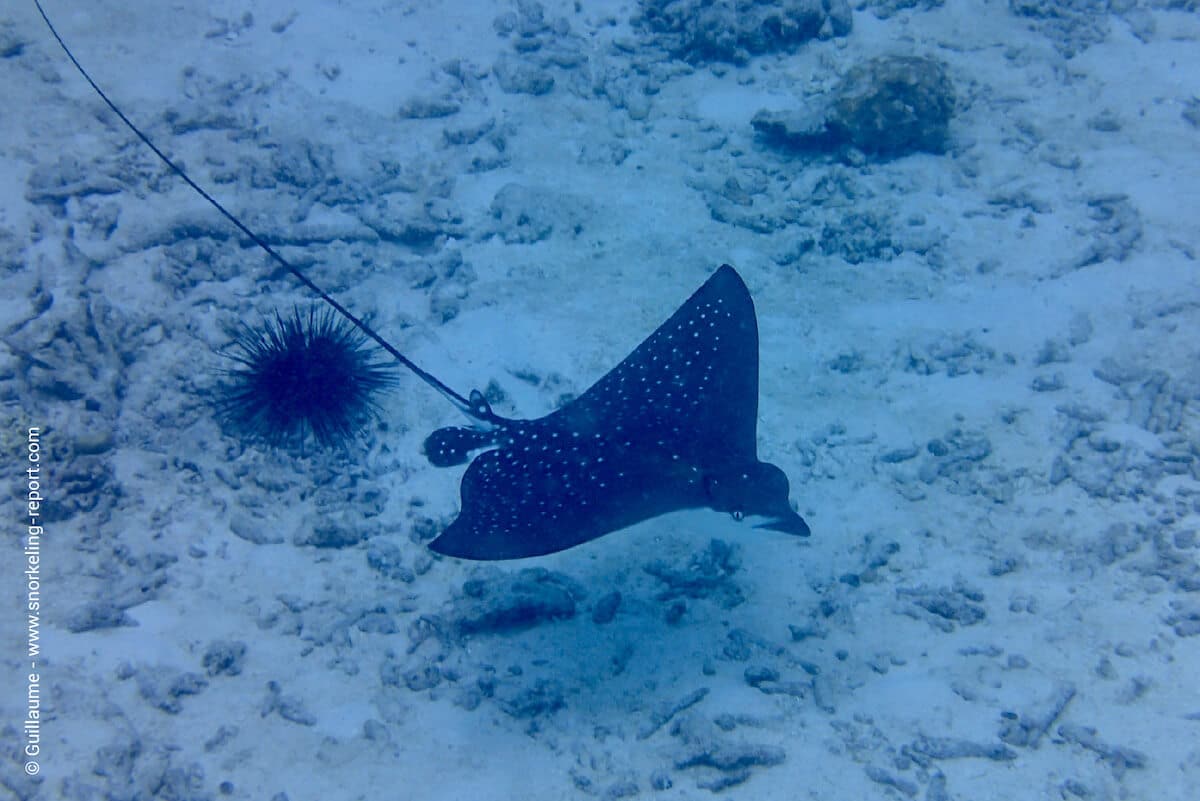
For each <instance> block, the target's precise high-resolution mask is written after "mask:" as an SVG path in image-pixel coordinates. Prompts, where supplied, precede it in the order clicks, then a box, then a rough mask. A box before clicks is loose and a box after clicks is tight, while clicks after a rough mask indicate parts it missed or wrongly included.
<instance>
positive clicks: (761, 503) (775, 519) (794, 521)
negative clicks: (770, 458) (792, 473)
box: [704, 462, 811, 537]
mask: <svg viewBox="0 0 1200 801" xmlns="http://www.w3.org/2000/svg"><path fill="white" fill-rule="evenodd" d="M704 483H705V491H706V492H707V493H708V499H709V506H711V507H712V508H713V509H715V510H716V511H718V512H727V513H729V514H731V515H734V516H735V517H738V518H742V517H761V518H765V519H764V521H763V522H761V523H756V524H755V526H754V527H755V528H769V529H771V530H772V531H781V532H783V533H785V534H794V535H796V536H798V537H807V536H808V535H809V534H810V533H811V532H810V531H809V528H808V524H807V523H805V522H804V518H802V517H801V516H800V515H798V514H797V513H796V510H794V509H793V508H792V505H791V502H790V501H789V500H788V495H789V494H790V492H791V487H790V485H789V484H788V479H787V475H786V474H785V473H784V472H783V471H782V470H780V469H779V468H778V467H776V466H775V465H773V464H770V463H768V462H755V463H753V464H751V465H747V466H745V467H743V468H731V469H727V470H722V471H721V472H719V473H712V474H710V475H708V476H706V477H705V482H704Z"/></svg>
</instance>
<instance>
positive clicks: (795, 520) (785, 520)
mask: <svg viewBox="0 0 1200 801" xmlns="http://www.w3.org/2000/svg"><path fill="white" fill-rule="evenodd" d="M754 527H755V528H768V529H770V530H771V531H782V532H783V533H784V534H792V535H795V536H797V537H807V536H808V535H810V534H812V531H811V530H810V529H809V528H808V523H805V522H804V518H803V517H801V516H800V515H798V514H796V513H795V512H793V511H791V510H790V509H789V510H788V511H787V513H786V514H782V515H777V516H771V517H770V519H768V520H767V521H766V522H765V523H758V524H757V525H755V526H754Z"/></svg>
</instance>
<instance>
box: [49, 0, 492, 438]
mask: <svg viewBox="0 0 1200 801" xmlns="http://www.w3.org/2000/svg"><path fill="white" fill-rule="evenodd" d="M33 4H34V5H35V6H36V7H37V10H38V13H39V14H41V16H42V20H43V21H45V23H46V27H47V28H49V29H50V33H51V34H52V35H53V36H54V39H55V41H57V42H58V45H59V47H61V48H62V50H63V52H64V53H66V54H67V58H68V59H70V60H71V63H72V64H74V65H75V69H76V70H78V71H79V74H80V75H82V76H83V79H84V80H85V81H87V82H88V85H90V86H91V87H92V89H93V90H94V91H95V92H96V94H97V95H98V96H99V97H100V99H101V100H103V101H104V104H105V105H107V106H108V107H109V109H111V110H112V112H113V114H116V115H117V118H118V119H120V120H121V122H122V123H124V124H125V127H127V128H128V129H129V130H130V131H132V132H133V133H134V135H135V136H137V138H138V139H140V140H142V143H143V144H144V145H146V147H148V148H150V150H151V151H152V152H153V153H154V155H156V156H158V158H159V160H161V161H162V163H163V164H165V165H167V167H168V168H170V170H171V171H172V172H173V173H175V174H176V175H178V176H179V177H180V178H181V179H183V181H184V183H186V184H187V185H188V186H190V187H191V188H192V189H193V190H195V192H196V194H198V195H200V197H202V198H204V199H205V200H206V201H208V204H209V205H210V206H212V207H213V208H214V209H216V210H217V211H219V212H220V213H221V216H223V217H224V218H225V219H226V220H228V221H229V222H230V224H232V225H233V226H234V227H235V228H237V229H238V230H239V231H241V233H242V234H243V235H245V236H246V238H247V239H249V240H250V241H251V242H253V243H254V244H255V245H257V246H258V247H259V248H260V249H261V250H262V251H263V252H264V253H266V254H267V255H268V256H270V257H271V259H273V260H274V261H275V263H276V264H278V265H279V266H280V267H283V268H284V269H285V270H287V271H288V272H289V273H291V274H292V275H293V276H294V277H295V278H296V280H297V281H299V282H300V283H301V284H303V285H304V286H305V287H307V288H308V289H309V290H310V291H311V292H312V293H313V294H314V295H316V296H317V297H318V298H320V299H321V300H322V301H324V302H325V303H327V304H329V306H330V308H332V309H333V310H334V311H335V312H337V313H338V314H340V315H341V316H342V317H344V318H345V319H346V320H347V321H348V322H350V323H351V324H352V325H354V327H355V328H357V329H358V330H359V331H362V332H363V334H364V335H365V336H367V337H369V338H370V339H371V340H372V341H373V342H374V343H375V344H377V345H378V346H379V347H381V348H383V349H384V350H385V351H387V352H388V354H389V355H391V357H392V358H394V359H395V360H396V361H397V362H399V363H400V364H402V365H403V366H404V367H405V368H407V369H408V370H410V371H411V372H412V373H413V374H414V375H416V376H417V377H418V378H420V379H421V380H422V381H424V382H425V383H426V384H428V385H429V386H431V387H433V388H434V389H435V390H437V391H438V392H440V393H441V394H442V396H443V397H445V398H446V399H447V400H449V401H450V402H451V403H453V404H454V405H455V406H456V407H457V408H458V409H459V411H461V412H462V413H463V414H465V415H467V416H468V417H471V418H472V419H474V420H476V421H478V422H480V423H485V424H488V425H503V424H504V423H505V422H508V421H507V419H506V418H504V417H501V416H500V415H497V414H496V413H495V412H493V411H492V408H491V405H490V404H489V403H488V402H487V399H486V398H484V397H483V395H482V394H481V393H479V392H478V391H473V392H472V393H471V395H470V397H469V398H468V397H464V396H463V395H461V394H459V393H458V392H455V391H454V390H453V389H451V388H450V387H449V386H447V385H446V384H445V383H443V382H442V381H441V380H439V379H438V378H437V376H435V375H433V374H432V373H430V372H428V371H426V370H424V369H422V368H421V367H420V366H419V365H417V364H416V363H415V362H413V361H412V360H411V359H409V358H408V357H407V356H405V355H404V354H403V353H401V352H400V351H399V350H398V349H397V348H396V347H395V346H394V345H393V344H392V343H390V342H388V341H387V340H386V339H384V338H383V336H382V335H380V334H379V333H378V332H377V331H375V329H373V328H371V326H369V325H367V324H366V323H365V322H363V320H362V319H360V318H359V317H357V316H356V315H355V314H354V313H353V312H351V311H350V310H349V309H347V308H346V307H345V306H343V305H342V304H341V303H339V302H338V301H337V300H336V299H334V298H333V297H332V296H331V295H330V294H329V293H328V292H326V291H325V290H324V289H322V288H321V287H320V286H318V285H317V284H316V283H314V282H313V281H312V279H310V278H309V277H308V276H307V275H305V274H304V273H303V272H301V271H300V269H299V268H298V267H296V266H295V265H294V264H292V263H291V262H289V261H288V260H287V259H285V258H284V257H283V256H282V255H280V253H279V251H277V250H275V248H273V247H271V246H270V245H269V244H267V242H266V241H265V240H263V238H262V237H260V236H259V235H258V234H256V233H254V231H252V230H251V229H250V228H249V227H248V226H247V225H246V224H245V223H243V222H242V221H241V220H240V219H238V218H237V216H236V215H235V214H234V213H233V212H231V211H229V209H227V208H225V206H223V205H222V204H221V202H220V201H218V200H217V199H216V198H214V197H213V196H212V195H210V194H209V193H208V192H207V191H205V189H204V188H203V187H202V186H200V185H199V184H198V183H196V182H195V181H194V180H192V177H191V176H190V175H188V174H187V172H185V171H184V169H183V168H182V167H180V166H179V165H178V164H176V163H175V162H174V161H172V160H171V159H170V158H169V157H168V156H167V155H166V154H165V153H163V151H162V150H160V149H159V147H158V146H157V145H156V144H154V142H153V141H152V140H151V139H150V137H149V136H147V135H146V134H145V133H143V132H142V130H141V129H140V128H138V126H137V125H135V124H134V123H133V121H132V120H130V119H129V117H127V116H125V113H124V112H123V111H121V109H120V108H118V107H117V104H116V103H114V102H113V101H112V100H111V99H109V97H108V95H107V94H105V93H104V90H103V89H101V88H100V86H99V85H98V84H97V83H96V82H95V81H94V80H92V76H91V75H89V74H88V71H87V70H86V69H84V68H83V65H82V64H80V63H79V60H78V59H77V58H75V55H74V54H73V53H72V52H71V49H70V48H69V47H67V43H66V42H65V41H63V38H62V36H60V35H59V33H58V30H57V29H56V28H55V27H54V23H52V22H51V21H50V17H49V16H48V15H47V14H46V10H45V9H44V8H42V4H41V2H40V0H33Z"/></svg>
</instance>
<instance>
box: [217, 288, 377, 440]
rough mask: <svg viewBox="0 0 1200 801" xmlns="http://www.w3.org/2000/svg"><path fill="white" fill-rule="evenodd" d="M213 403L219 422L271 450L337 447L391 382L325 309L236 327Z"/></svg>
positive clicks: (370, 413) (363, 343) (348, 328)
mask: <svg viewBox="0 0 1200 801" xmlns="http://www.w3.org/2000/svg"><path fill="white" fill-rule="evenodd" d="M226 355H227V356H229V358H231V359H233V360H234V361H235V362H237V366H236V367H233V368H231V369H229V370H226V371H225V376H226V381H225V383H224V385H223V386H222V388H221V397H220V398H219V399H218V401H217V411H218V414H219V415H220V416H221V418H222V419H223V420H225V421H227V422H228V423H230V424H231V425H232V426H233V427H234V428H236V429H237V430H238V431H239V432H240V433H242V434H245V435H248V436H251V437H255V438H258V439H261V440H264V441H266V442H268V443H270V444H272V445H285V444H288V443H295V444H300V443H303V441H304V440H305V439H306V438H307V437H308V435H310V434H311V435H312V437H313V439H315V440H316V441H317V443H318V444H319V445H322V446H326V447H328V446H332V445H339V444H345V443H346V442H347V441H349V440H351V439H353V438H354V437H355V436H356V435H357V434H358V432H359V431H360V430H361V429H362V426H363V425H364V424H365V423H366V422H367V421H368V420H370V419H371V418H372V417H374V416H375V413H376V411H377V409H378V407H377V405H376V402H375V396H376V395H377V394H378V393H379V392H380V391H382V390H385V389H387V388H388V387H390V386H392V384H394V383H395V380H396V378H395V375H394V374H393V365H392V364H391V363H390V362H384V361H378V360H376V359H375V358H374V357H373V355H372V353H371V351H370V349H369V347H368V344H367V339H366V337H365V336H363V334H362V333H361V332H359V330H358V329H357V328H355V327H354V326H353V325H351V324H350V323H349V322H347V321H346V320H344V319H343V318H341V317H339V316H338V315H336V314H334V313H333V311H332V310H329V309H322V310H318V309H316V308H310V309H309V310H308V313H307V314H302V313H301V312H300V310H299V309H298V308H294V309H293V310H292V315H291V316H290V317H284V316H281V315H280V314H278V313H276V315H275V319H274V320H273V321H271V320H268V321H267V324H266V326H265V327H264V328H263V329H262V330H258V331H255V330H253V329H251V328H249V327H243V328H242V330H241V331H240V332H239V333H238V334H237V339H236V340H235V341H234V343H233V345H232V346H231V348H230V350H229V352H228V353H227V354H226Z"/></svg>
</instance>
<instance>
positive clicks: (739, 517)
mask: <svg viewBox="0 0 1200 801" xmlns="http://www.w3.org/2000/svg"><path fill="white" fill-rule="evenodd" d="M729 516H730V517H732V518H733V519H734V520H736V521H738V522H739V523H740V522H742V521H743V520H745V519H746V513H745V512H743V511H742V510H741V509H734V510H733V511H732V512H730V513H729Z"/></svg>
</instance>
